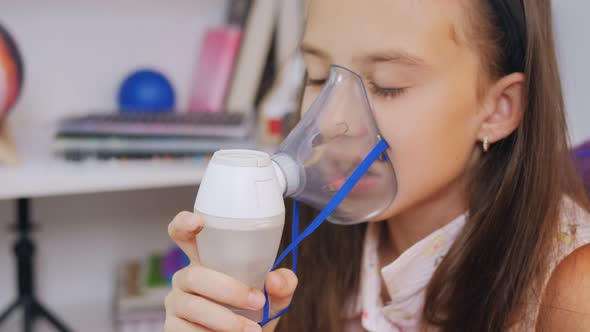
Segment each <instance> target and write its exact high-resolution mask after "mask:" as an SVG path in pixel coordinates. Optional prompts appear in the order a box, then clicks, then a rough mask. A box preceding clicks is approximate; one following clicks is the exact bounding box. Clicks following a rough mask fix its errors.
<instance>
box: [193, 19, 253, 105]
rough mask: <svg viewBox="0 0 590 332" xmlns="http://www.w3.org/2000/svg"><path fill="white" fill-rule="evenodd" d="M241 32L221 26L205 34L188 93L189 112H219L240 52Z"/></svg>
mask: <svg viewBox="0 0 590 332" xmlns="http://www.w3.org/2000/svg"><path fill="white" fill-rule="evenodd" d="M241 39H242V30H241V29H240V28H239V27H237V26H231V25H228V26H223V27H217V28H211V29H209V30H207V32H206V34H205V38H204V40H203V43H202V46H201V54H200V55H199V62H198V65H197V70H196V73H195V77H194V78H193V85H192V91H191V98H190V102H189V107H188V109H189V111H190V112H223V111H224V99H225V96H226V94H227V92H228V88H229V86H230V82H231V78H232V73H233V69H234V65H235V63H236V60H237V58H238V54H239V51H240V42H241Z"/></svg>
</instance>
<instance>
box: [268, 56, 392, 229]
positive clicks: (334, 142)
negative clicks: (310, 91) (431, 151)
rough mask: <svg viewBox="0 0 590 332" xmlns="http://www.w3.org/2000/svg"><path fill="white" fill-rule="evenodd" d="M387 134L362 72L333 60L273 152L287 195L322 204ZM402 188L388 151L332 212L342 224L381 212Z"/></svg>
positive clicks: (328, 199)
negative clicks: (319, 88)
mask: <svg viewBox="0 0 590 332" xmlns="http://www.w3.org/2000/svg"><path fill="white" fill-rule="evenodd" d="M381 140H382V138H381V135H380V133H379V129H378V127H377V123H376V121H375V118H374V117H373V112H372V110H371V106H370V103H369V99H368V97H367V92H366V89H365V85H364V84H363V80H362V78H361V77H360V76H359V75H358V74H356V73H354V72H352V71H351V70H349V69H346V68H344V67H341V66H337V65H332V66H331V67H330V73H329V77H328V79H327V81H326V83H325V85H324V88H323V89H322V91H321V92H320V94H319V95H318V97H317V99H316V100H315V101H314V102H313V104H312V105H311V107H310V108H309V110H308V111H307V112H305V114H304V116H303V117H302V119H301V121H300V122H299V123H298V124H297V126H296V127H295V128H294V129H293V131H292V132H291V133H290V134H289V136H288V137H287V138H286V139H285V140H284V141H283V143H282V144H281V145H280V147H279V150H278V152H277V153H275V154H274V155H273V157H272V159H273V161H274V164H275V167H277V168H278V171H279V173H282V175H283V176H282V177H281V176H279V178H280V179H279V182H281V183H282V185H283V189H284V196H288V197H292V198H295V199H297V200H299V201H301V202H303V203H305V204H307V205H310V206H312V207H315V208H317V209H320V210H321V209H323V208H324V207H325V206H326V204H328V202H329V201H330V200H331V199H332V198H333V197H334V195H335V194H336V192H337V191H338V190H339V189H340V188H341V187H342V186H343V184H344V183H345V182H346V180H347V179H348V178H349V177H350V176H351V175H352V173H353V172H354V171H355V170H356V169H357V167H358V166H359V164H360V163H361V162H362V161H363V159H365V157H367V155H368V154H369V153H370V152H371V150H373V149H374V148H375V146H376V145H377V144H378V143H379V142H380V141H381ZM396 193H397V181H396V175H395V170H394V167H393V164H392V162H391V160H390V158H389V157H388V156H387V154H386V153H384V154H382V155H381V156H380V158H379V159H377V160H376V161H375V162H374V163H373V164H372V165H371V167H370V168H369V169H368V171H367V172H366V173H365V174H364V175H363V176H362V178H360V179H359V180H358V182H357V183H356V185H355V186H354V187H353V188H352V190H351V191H350V192H349V193H348V195H347V196H346V198H345V199H344V200H343V201H342V202H341V203H340V205H338V207H337V208H336V209H335V210H334V211H333V212H332V213H331V214H330V216H329V217H328V220H329V221H330V222H333V223H337V224H355V223H360V222H364V221H368V220H371V219H374V218H376V217H378V216H379V215H380V214H381V213H382V212H383V211H384V210H385V209H387V208H388V207H389V206H390V205H391V204H392V202H393V200H394V198H395V195H396Z"/></svg>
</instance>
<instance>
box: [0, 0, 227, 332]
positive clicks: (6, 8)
mask: <svg viewBox="0 0 590 332" xmlns="http://www.w3.org/2000/svg"><path fill="white" fill-rule="evenodd" d="M225 6H226V2H225V1H222V0H151V1H146V0H125V1H120V0H100V1H99V0H51V1H35V0H1V1H0V22H3V24H4V25H6V26H7V27H8V28H10V30H11V31H12V32H13V34H14V35H15V37H16V38H17V40H18V42H19V44H20V47H21V48H22V51H23V53H24V55H25V62H26V65H27V68H26V69H27V81H26V88H25V92H24V95H23V96H22V99H21V100H20V102H19V104H18V106H17V107H16V109H15V110H14V113H12V114H11V118H10V122H11V123H12V125H13V130H14V131H16V136H17V138H18V137H20V136H27V135H29V134H30V133H27V130H28V129H29V130H30V128H33V127H38V125H39V124H50V123H52V122H53V120H54V119H55V118H56V117H58V116H60V115H61V114H68V113H73V112H80V113H82V112H86V111H88V110H91V109H95V110H104V111H112V110H114V108H115V105H116V91H117V87H118V84H119V83H120V81H121V80H122V78H123V77H124V75H125V74H126V73H127V72H129V71H131V70H133V69H135V68H137V67H140V66H154V67H156V68H159V69H160V70H162V71H163V72H165V73H166V74H167V75H168V77H169V78H170V79H171V81H172V83H173V84H174V85H175V88H176V92H177V97H178V101H179V102H180V106H182V105H185V104H186V100H187V99H188V87H189V84H190V81H191V76H192V73H193V65H194V61H195V59H196V57H197V54H198V51H199V50H198V48H199V41H200V38H201V36H202V33H203V32H204V29H205V28H206V27H207V26H208V25H212V24H217V23H219V22H221V21H222V18H223V15H224V10H225ZM44 128H46V129H48V130H47V134H46V135H47V138H49V137H50V136H51V134H50V132H51V130H49V129H50V127H49V126H47V127H44ZM0 171H1V170H0ZM195 193H196V188H177V189H166V190H145V191H135V192H126V193H112V194H108V193H107V194H95V195H80V196H66V197H56V198H45V199H38V200H35V201H34V218H35V219H36V220H38V221H39V224H40V229H39V231H38V232H37V233H36V234H35V237H36V238H37V239H38V247H37V268H38V270H37V271H38V275H37V281H38V283H37V285H38V290H39V294H40V297H41V299H42V300H43V301H44V302H45V303H47V304H48V305H49V306H50V307H51V308H53V309H54V311H55V312H56V313H58V314H59V315H60V316H62V317H63V318H64V320H65V321H66V322H68V323H69V324H70V326H71V327H72V328H73V329H74V330H75V331H89V332H99V331H100V332H103V331H111V330H112V329H111V322H110V310H111V307H110V304H111V299H112V294H113V272H114V268H115V266H116V264H117V263H119V262H120V261H123V260H126V259H128V258H134V257H143V256H145V255H146V254H147V253H149V252H150V251H155V250H163V249H166V248H167V247H168V246H169V245H170V242H169V240H168V238H167V232H166V226H167V224H168V222H169V221H170V219H171V218H172V217H173V216H174V215H175V214H176V212H178V211H180V210H190V209H192V203H193V200H194V197H195ZM13 209H14V207H13V202H7V201H0V310H2V309H3V308H4V306H5V305H7V304H8V303H9V301H11V300H12V299H13V297H14V295H15V285H16V284H15V274H14V273H15V270H14V261H13V257H12V245H13V244H12V243H13V240H14V235H13V234H10V233H8V232H7V227H8V225H9V224H10V223H11V222H12V221H13V220H14V211H13ZM18 317H19V315H17V316H14V318H13V319H12V320H11V322H9V324H7V325H2V326H1V327H0V331H10V332H12V331H19V330H20V327H19V320H18ZM42 327H43V328H42V329H41V330H40V331H52V330H51V329H49V328H47V327H46V326H42Z"/></svg>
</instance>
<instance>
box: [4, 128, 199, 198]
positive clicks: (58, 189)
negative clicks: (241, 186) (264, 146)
mask: <svg viewBox="0 0 590 332" xmlns="http://www.w3.org/2000/svg"><path fill="white" fill-rule="evenodd" d="M32 133H37V134H35V135H33V134H32ZM26 134H27V136H23V137H19V136H17V137H15V138H16V144H17V148H18V152H19V159H20V162H19V164H18V165H16V166H4V165H0V199H15V198H36V197H45V196H58V195H71V194H84V193H96V192H112V191H122V190H136V189H148V188H164V187H178V186H190V185H195V190H196V185H198V184H199V183H200V181H201V178H202V176H203V172H204V170H205V166H206V161H205V160H200V161H169V162H168V161H129V162H120V161H117V162H105V161H85V162H68V161H65V160H62V159H58V158H56V157H54V156H53V155H52V153H51V144H52V133H51V130H48V126H44V127H41V128H37V129H36V130H33V129H31V128H28V130H27V132H26Z"/></svg>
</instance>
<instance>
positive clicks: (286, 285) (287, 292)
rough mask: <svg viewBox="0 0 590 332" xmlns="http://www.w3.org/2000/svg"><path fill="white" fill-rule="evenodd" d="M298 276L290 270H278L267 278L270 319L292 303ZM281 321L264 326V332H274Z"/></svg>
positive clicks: (274, 321)
mask: <svg viewBox="0 0 590 332" xmlns="http://www.w3.org/2000/svg"><path fill="white" fill-rule="evenodd" d="M297 281H298V279H297V276H296V275H295V273H293V271H291V270H289V269H285V268H282V269H278V270H276V271H272V272H270V273H268V274H267V276H266V282H265V286H266V292H267V293H268V297H269V301H270V317H273V316H274V315H276V314H277V313H279V312H280V311H281V310H283V309H285V308H286V307H287V306H289V304H290V303H291V300H292V299H293V294H294V293H295V289H296V288H297ZM278 323H279V319H275V320H273V321H271V322H270V323H268V324H267V325H265V326H264V328H263V331H264V332H270V331H274V330H275V328H276V326H277V324H278Z"/></svg>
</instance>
